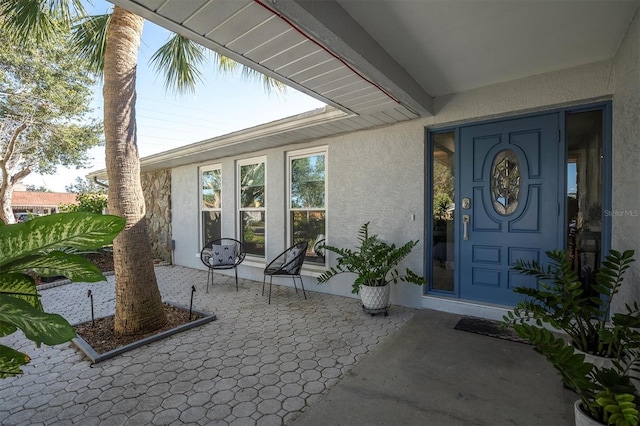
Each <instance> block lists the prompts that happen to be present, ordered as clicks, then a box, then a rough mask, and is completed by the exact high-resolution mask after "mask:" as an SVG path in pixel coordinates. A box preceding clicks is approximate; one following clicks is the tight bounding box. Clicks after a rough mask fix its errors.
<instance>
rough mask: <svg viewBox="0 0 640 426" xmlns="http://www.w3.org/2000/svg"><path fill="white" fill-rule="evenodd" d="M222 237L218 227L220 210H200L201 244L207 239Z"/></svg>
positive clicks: (206, 241)
mask: <svg viewBox="0 0 640 426" xmlns="http://www.w3.org/2000/svg"><path fill="white" fill-rule="evenodd" d="M218 238H222V231H221V227H220V212H212V211H203V212H202V245H203V246H204V245H205V244H207V243H208V242H209V241H212V240H217V239H218Z"/></svg>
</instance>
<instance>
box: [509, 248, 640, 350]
mask: <svg viewBox="0 0 640 426" xmlns="http://www.w3.org/2000/svg"><path fill="white" fill-rule="evenodd" d="M633 254H634V252H633V250H628V251H625V252H623V253H621V252H618V251H615V250H612V251H611V252H610V253H609V255H608V256H607V257H606V260H605V261H604V262H603V263H602V267H601V268H600V270H599V271H598V273H597V275H596V284H595V285H594V286H593V287H592V290H593V291H594V292H595V293H596V294H595V295H592V296H590V295H588V294H586V292H585V291H584V289H583V286H582V283H581V282H580V280H579V279H578V277H577V275H576V274H575V272H574V271H573V269H572V268H571V264H570V262H569V261H568V259H567V257H566V255H565V253H564V252H562V251H558V250H555V251H550V252H547V256H548V257H549V259H550V260H551V262H550V264H549V265H548V266H547V267H546V268H544V267H543V266H542V265H540V264H539V263H537V262H535V261H533V262H528V261H527V262H525V261H518V262H517V264H516V266H515V267H514V268H513V269H514V270H516V271H519V272H520V273H522V274H524V275H528V276H532V277H535V278H536V279H537V280H538V286H539V287H538V288H531V287H517V288H515V289H514V291H515V292H516V293H520V294H524V295H525V296H527V298H526V300H525V301H522V302H520V303H518V304H517V306H516V308H515V309H514V310H513V314H511V317H510V320H511V321H513V322H519V323H523V322H526V321H530V320H533V321H536V322H537V324H539V325H542V323H548V324H550V325H551V326H552V327H554V328H556V329H558V330H562V331H564V332H565V333H567V334H568V335H569V336H570V337H571V340H572V342H573V344H574V345H575V346H576V348H577V349H579V350H581V351H584V352H587V353H590V354H593V355H597V356H602V357H617V358H619V357H621V356H622V354H623V353H624V351H625V350H627V349H631V348H639V347H640V333H639V332H638V331H636V330H635V329H637V328H640V307H639V306H638V304H637V303H634V304H633V305H631V306H629V305H627V306H626V307H625V310H626V312H624V313H618V314H614V315H613V316H612V317H611V321H610V322H608V320H609V317H610V313H611V301H612V299H613V296H614V295H616V294H617V293H618V291H619V290H620V286H621V285H622V283H623V281H624V279H623V275H624V273H625V271H626V270H627V269H629V266H630V265H631V263H632V262H633V261H634V259H633Z"/></svg>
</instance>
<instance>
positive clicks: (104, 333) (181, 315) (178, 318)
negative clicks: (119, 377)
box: [73, 303, 200, 354]
mask: <svg viewBox="0 0 640 426" xmlns="http://www.w3.org/2000/svg"><path fill="white" fill-rule="evenodd" d="M164 311H165V314H166V316H167V324H166V325H165V326H164V327H162V328H160V329H158V330H154V331H152V332H149V333H144V334H136V335H132V336H116V334H115V332H114V331H113V316H109V317H104V318H98V319H96V321H95V326H94V325H93V323H92V322H91V321H88V322H84V323H82V324H78V325H75V326H74V327H73V328H75V330H76V334H78V335H79V336H80V337H82V338H83V339H84V341H85V342H87V343H88V344H89V346H91V347H92V348H93V350H94V351H96V352H97V353H99V354H104V353H106V352H109V351H112V350H114V349H117V348H119V347H121V346H124V345H128V344H129V343H133V342H136V341H138V340H142V339H144V338H145V337H149V336H153V335H155V334H158V333H160V332H163V331H166V330H170V329H172V328H176V327H178V326H180V325H182V324H186V323H188V322H190V321H194V320H196V319H198V318H200V316H199V315H196V314H193V315H192V318H191V320H189V311H185V310H183V309H180V308H176V307H175V306H171V305H169V304H166V303H165V304H164Z"/></svg>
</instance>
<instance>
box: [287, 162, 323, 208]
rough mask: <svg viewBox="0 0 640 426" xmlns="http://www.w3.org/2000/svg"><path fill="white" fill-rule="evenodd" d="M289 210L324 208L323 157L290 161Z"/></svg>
mask: <svg viewBox="0 0 640 426" xmlns="http://www.w3.org/2000/svg"><path fill="white" fill-rule="evenodd" d="M291 208H324V155H314V156H311V157H305V158H296V159H294V160H291Z"/></svg>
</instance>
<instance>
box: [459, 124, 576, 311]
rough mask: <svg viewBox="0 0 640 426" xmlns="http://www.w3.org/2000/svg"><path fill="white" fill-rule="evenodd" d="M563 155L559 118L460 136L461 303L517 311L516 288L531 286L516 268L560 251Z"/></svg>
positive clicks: (471, 129) (478, 128) (468, 130)
mask: <svg viewBox="0 0 640 426" xmlns="http://www.w3.org/2000/svg"><path fill="white" fill-rule="evenodd" d="M563 148H564V147H563V146H562V143H561V138H560V131H559V115H558V114H556V113H554V114H546V115H540V116H535V117H526V118H517V119H511V120H505V121H500V122H493V123H489V124H477V125H471V126H466V127H461V128H460V172H459V200H458V203H457V204H456V221H457V226H458V229H459V232H458V247H460V261H459V262H457V264H458V267H459V275H458V276H459V284H460V297H461V298H463V299H469V300H477V301H482V302H490V303H496V304H501V305H509V306H513V305H515V303H516V302H517V301H518V300H520V299H521V296H519V295H517V294H515V293H514V292H513V287H516V286H519V285H535V281H533V282H532V281H531V279H530V278H527V277H524V276H521V275H519V274H517V273H515V272H512V271H511V268H512V267H513V265H515V262H516V260H517V259H529V260H531V259H536V260H538V261H541V262H544V261H545V257H546V256H545V254H544V253H545V251H547V250H552V249H555V248H558V247H561V244H562V241H563V238H562V232H563V229H564V228H563V227H562V226H561V224H562V221H561V216H562V215H561V211H562V210H563V208H564V204H562V197H563V196H564V194H565V189H564V187H563V185H562V184H561V182H564V174H562V175H561V171H562V170H563V169H562V166H563V165H564V155H563ZM560 177H562V179H560Z"/></svg>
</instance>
